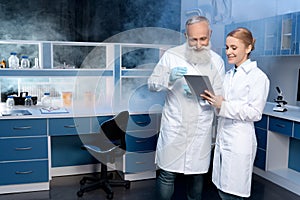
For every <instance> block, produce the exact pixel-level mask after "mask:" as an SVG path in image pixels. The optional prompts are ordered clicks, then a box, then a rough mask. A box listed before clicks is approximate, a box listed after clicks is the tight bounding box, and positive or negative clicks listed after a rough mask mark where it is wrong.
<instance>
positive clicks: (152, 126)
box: [0, 104, 160, 194]
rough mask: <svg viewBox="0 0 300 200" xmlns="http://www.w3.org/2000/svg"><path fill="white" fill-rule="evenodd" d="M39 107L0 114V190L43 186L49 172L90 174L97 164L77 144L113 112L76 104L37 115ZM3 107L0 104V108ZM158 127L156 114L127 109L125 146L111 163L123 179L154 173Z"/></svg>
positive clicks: (148, 176)
mask: <svg viewBox="0 0 300 200" xmlns="http://www.w3.org/2000/svg"><path fill="white" fill-rule="evenodd" d="M40 108H41V107H40V106H32V107H30V108H25V107H24V106H16V107H15V108H14V109H28V110H29V111H30V112H31V113H32V115H23V116H0V127H1V132H0V171H1V173H0V194H5V193H15V192H28V191H40V190H49V188H50V181H51V179H52V177H55V176H66V175H74V174H84V173H91V172H93V171H95V169H96V170H97V169H98V168H99V166H100V165H99V162H98V161H97V160H96V159H95V158H94V157H92V156H91V155H90V154H89V153H88V151H83V150H82V149H81V148H80V147H81V145H82V144H83V143H85V142H88V141H91V140H92V139H93V137H92V135H93V134H94V133H98V132H99V129H100V124H101V123H102V122H103V121H105V120H107V119H109V118H111V117H113V116H114V115H115V114H116V112H117V111H112V110H109V109H105V108H97V109H93V111H92V109H91V108H87V107H83V106H81V107H79V109H76V110H74V109H73V108H72V107H69V108H67V110H68V113H61V114H41V112H40ZM4 109H6V108H5V104H1V105H0V110H1V112H2V111H3V110H4ZM159 127H160V113H158V112H130V118H129V122H128V128H127V133H126V142H127V146H128V149H127V152H126V154H125V155H124V156H123V157H122V158H121V159H119V160H118V161H117V162H116V166H118V169H122V170H121V175H122V176H123V178H124V179H126V180H142V179H149V178H155V176H156V166H155V164H154V158H155V148H156V141H157V136H158V130H159ZM109 167H112V168H113V167H114V165H111V166H110V165H109ZM112 168H111V169H112ZM99 170H100V169H99Z"/></svg>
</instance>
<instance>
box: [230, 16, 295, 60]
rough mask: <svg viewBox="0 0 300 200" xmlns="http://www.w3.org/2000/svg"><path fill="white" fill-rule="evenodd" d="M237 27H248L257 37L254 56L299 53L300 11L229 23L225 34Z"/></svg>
mask: <svg viewBox="0 0 300 200" xmlns="http://www.w3.org/2000/svg"><path fill="white" fill-rule="evenodd" d="M237 27H246V28H248V29H249V30H250V31H251V32H252V34H253V36H254V38H255V39H256V43H255V50H254V51H253V52H252V53H253V54H252V55H253V56H254V57H255V56H283V55H299V41H300V35H299V31H300V13H299V12H296V13H288V14H284V15H278V16H274V17H268V18H263V19H259V20H253V21H246V22H239V23H233V24H229V25H226V26H225V34H227V33H229V31H231V30H233V29H235V28H237Z"/></svg>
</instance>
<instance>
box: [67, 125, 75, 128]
mask: <svg viewBox="0 0 300 200" xmlns="http://www.w3.org/2000/svg"><path fill="white" fill-rule="evenodd" d="M64 127H65V128H76V127H78V125H65V126H64Z"/></svg>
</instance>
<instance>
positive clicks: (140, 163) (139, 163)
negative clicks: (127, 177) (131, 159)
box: [135, 162, 145, 165]
mask: <svg viewBox="0 0 300 200" xmlns="http://www.w3.org/2000/svg"><path fill="white" fill-rule="evenodd" d="M135 164H138V165H143V164H145V162H135Z"/></svg>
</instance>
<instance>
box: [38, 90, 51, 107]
mask: <svg viewBox="0 0 300 200" xmlns="http://www.w3.org/2000/svg"><path fill="white" fill-rule="evenodd" d="M41 102H42V106H43V107H45V108H49V107H51V106H52V101H51V97H50V93H49V92H45V93H44V96H43V97H42V99H41Z"/></svg>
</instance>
